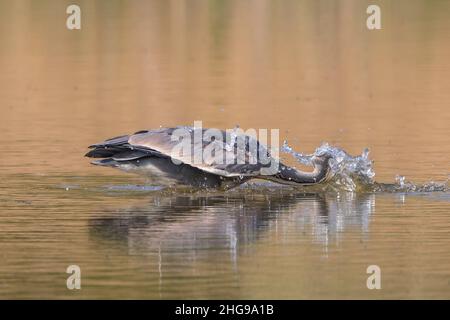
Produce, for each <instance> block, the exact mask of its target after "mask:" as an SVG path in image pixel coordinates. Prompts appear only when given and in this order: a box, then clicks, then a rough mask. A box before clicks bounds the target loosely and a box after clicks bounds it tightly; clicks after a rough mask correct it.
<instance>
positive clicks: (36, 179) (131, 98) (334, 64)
mask: <svg viewBox="0 0 450 320" xmlns="http://www.w3.org/2000/svg"><path fill="white" fill-rule="evenodd" d="M379 3H380V6H381V8H382V17H383V29H382V30H379V31H369V30H367V29H366V27H365V19H366V17H367V15H366V13H365V9H366V7H367V5H368V2H365V1H356V0H355V1H335V2H333V1H331V2H330V1H312V0H311V1H277V2H275V1H265V0H259V1H249V2H241V1H239V2H238V1H208V2H197V1H190V2H183V1H148V2H145V3H141V2H121V1H85V2H83V1H82V2H81V3H80V5H81V7H82V17H83V21H82V29H81V30H78V31H69V30H67V29H66V28H65V18H66V14H65V9H66V6H67V5H68V4H70V3H69V2H65V1H56V0H55V1H39V2H37V1H0V40H1V41H0V68H1V70H2V72H1V74H0V108H1V113H2V116H1V117H0V128H1V136H0V147H1V150H2V156H1V160H0V174H1V176H0V177H1V179H0V297H1V298H57V299H60V298H157V299H160V298H162V299H164V298H267V299H273V298H288V299H300V298H440V299H448V298H450V271H449V270H450V254H449V250H448V248H449V247H450V192H449V191H448V189H445V188H444V189H439V190H444V191H435V192H424V190H423V189H420V188H419V189H416V190H413V189H414V188H403V189H402V188H401V183H404V182H402V180H401V179H399V180H398V183H397V185H396V182H395V177H396V175H402V176H405V177H406V178H405V179H406V180H405V181H411V183H412V184H413V185H414V186H415V185H423V184H426V183H429V182H431V181H436V182H440V183H444V182H445V181H446V179H448V175H449V174H450V162H449V155H450V143H449V139H448V137H449V136H450V126H449V123H450V108H449V105H450V81H449V78H448V74H449V71H450V63H449V60H448V57H449V55H450V41H448V40H449V37H448V35H449V34H450V30H449V28H450V27H449V25H448V21H449V18H450V16H449V15H450V2H448V1H417V0H416V1H409V0H408V1H406V0H405V1H402V0H399V1H379ZM194 120H202V121H203V124H204V126H206V127H218V128H221V129H226V128H233V127H235V125H236V124H239V125H240V127H241V128H250V127H251V128H269V129H270V128H278V129H280V138H281V139H282V140H285V139H286V140H287V141H288V142H289V146H290V147H292V148H293V150H295V151H297V152H304V153H312V152H314V150H315V149H316V148H317V147H318V146H320V145H321V143H322V142H324V141H325V142H328V143H330V144H331V145H336V146H339V147H340V148H342V149H344V150H346V151H347V152H348V153H349V154H352V155H360V154H361V153H362V151H363V150H364V148H366V147H368V148H369V149H370V159H373V160H374V164H373V169H374V172H375V173H376V175H375V177H374V179H375V180H376V181H377V182H378V183H384V184H393V185H394V186H399V188H397V187H395V188H394V189H395V190H392V189H389V188H388V189H387V190H386V189H383V190H378V191H376V190H372V191H370V192H369V191H367V190H366V191H364V192H362V191H358V192H347V191H344V190H326V191H321V190H317V189H311V190H307V189H306V190H305V189H300V190H297V189H292V188H280V187H275V186H261V185H257V186H254V185H251V186H244V187H243V188H239V189H236V190H230V191H228V192H219V191H210V192H205V191H192V192H172V191H170V192H169V191H164V190H159V188H158V187H157V186H156V187H154V186H148V185H147V184H146V180H145V179H143V178H139V177H134V176H132V175H127V174H124V173H121V172H117V171H114V170H108V169H105V168H98V167H94V166H91V165H89V163H88V162H89V161H88V160H87V159H85V158H83V155H84V153H85V152H86V151H87V149H86V147H87V146H88V145H90V144H92V143H95V142H98V141H101V140H103V139H105V138H109V137H112V136H117V135H119V134H124V133H131V132H135V131H137V130H140V129H146V128H157V127H159V126H175V125H180V124H182V125H192V124H193V121H194ZM283 157H284V158H285V160H286V161H287V162H288V163H290V164H293V165H294V164H295V165H298V163H297V162H296V160H295V159H294V158H293V157H291V156H290V155H288V154H285V155H283ZM403 186H404V185H403ZM398 189H399V190H398ZM445 190H446V191H445ZM373 191H376V192H373ZM388 191H389V192H388ZM390 191H395V192H390ZM425 191H430V190H429V189H427V190H425ZM71 264H76V265H79V266H80V267H81V271H82V289H81V290H79V291H77V290H73V291H71V290H68V289H67V288H66V278H67V276H68V275H67V274H66V273H65V271H66V268H67V266H69V265H71ZM369 265H378V266H380V268H381V271H382V289H381V290H368V289H367V287H366V280H367V277H368V274H367V273H366V269H367V267H368V266H369Z"/></svg>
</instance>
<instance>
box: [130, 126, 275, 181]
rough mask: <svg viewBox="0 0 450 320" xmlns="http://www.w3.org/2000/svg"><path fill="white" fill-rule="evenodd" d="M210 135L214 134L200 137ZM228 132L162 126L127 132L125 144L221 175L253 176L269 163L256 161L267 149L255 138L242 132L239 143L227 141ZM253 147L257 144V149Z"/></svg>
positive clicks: (237, 141)
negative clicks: (207, 137)
mask: <svg viewBox="0 0 450 320" xmlns="http://www.w3.org/2000/svg"><path fill="white" fill-rule="evenodd" d="M211 135H213V136H214V137H215V138H214V139H202V137H204V136H211ZM227 135H228V137H227ZM229 135H230V133H229V132H225V131H221V130H216V131H213V132H212V131H210V130H208V129H202V130H200V129H194V128H191V127H176V128H162V129H159V130H149V131H141V132H138V133H136V134H134V135H131V136H130V137H129V138H128V144H129V145H131V146H132V147H134V148H147V149H151V150H155V151H157V152H159V153H161V154H162V155H165V156H168V157H170V158H172V161H174V162H175V163H179V162H182V163H185V164H188V165H190V166H192V167H196V168H198V169H201V170H203V171H206V172H210V173H213V174H217V175H221V176H225V177H234V176H255V175H259V174H260V170H261V169H262V168H264V167H269V166H270V163H269V164H263V162H261V161H260V157H259V154H260V153H263V152H266V153H267V150H266V149H265V147H264V146H262V145H260V144H259V142H258V141H257V140H256V139H254V138H252V137H250V136H245V139H243V140H241V141H242V143H239V138H237V139H236V140H235V143H227V141H228V142H230V141H232V140H231V139H230V137H229ZM220 136H221V137H220ZM227 138H228V139H227ZM211 140H212V141H211ZM252 145H253V146H254V145H256V148H254V147H253V148H252ZM257 148H261V151H260V152H259V153H258V151H257V150H258V149H257ZM267 154H268V153H267Z"/></svg>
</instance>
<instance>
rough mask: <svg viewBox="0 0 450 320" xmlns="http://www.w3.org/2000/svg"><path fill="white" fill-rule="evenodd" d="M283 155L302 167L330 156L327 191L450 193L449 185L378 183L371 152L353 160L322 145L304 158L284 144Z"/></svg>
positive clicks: (398, 180)
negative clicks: (329, 177)
mask: <svg viewBox="0 0 450 320" xmlns="http://www.w3.org/2000/svg"><path fill="white" fill-rule="evenodd" d="M281 152H284V153H286V154H290V155H291V156H293V157H294V158H295V159H296V160H297V161H298V162H299V163H301V164H303V165H312V158H313V157H314V156H321V155H324V154H328V155H330V156H331V160H330V162H329V165H330V169H331V174H332V178H331V180H330V182H329V183H328V184H327V185H326V188H327V189H332V190H346V191H366V192H433V191H448V190H450V188H449V181H448V179H447V181H445V182H442V183H439V182H433V181H431V182H428V183H426V184H423V185H418V184H414V183H411V182H408V181H406V179H405V177H403V176H397V177H396V182H395V183H391V184H389V183H378V182H376V181H375V180H374V177H375V172H374V170H373V161H372V160H370V159H369V149H367V148H366V149H364V150H363V152H362V153H361V155H358V156H352V155H350V154H348V153H347V152H346V151H344V150H343V149H341V148H339V147H335V146H331V145H329V144H328V143H323V144H322V145H321V146H320V147H318V148H317V149H316V150H315V152H314V153H313V154H303V153H299V152H296V151H294V150H293V148H292V147H290V146H289V144H288V142H287V141H284V143H283V146H282V147H281Z"/></svg>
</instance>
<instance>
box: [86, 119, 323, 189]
mask: <svg viewBox="0 0 450 320" xmlns="http://www.w3.org/2000/svg"><path fill="white" fill-rule="evenodd" d="M180 130H184V132H188V135H190V136H189V138H191V139H188V142H187V147H188V151H189V152H186V150H184V152H179V153H178V154H176V153H174V150H175V148H176V147H177V146H179V144H180V139H179V137H174V136H175V134H176V133H177V132H178V131H180ZM196 130H197V129H196V128H193V127H175V128H160V129H155V130H142V131H138V132H135V133H134V134H131V135H124V136H119V137H115V138H111V139H108V140H105V141H103V142H100V143H96V144H93V145H91V146H90V147H89V148H91V149H92V150H90V151H89V152H88V153H86V156H87V157H90V158H101V159H100V160H95V161H93V162H92V164H94V165H99V166H105V167H114V168H118V169H122V170H124V171H128V172H133V173H138V174H140V175H144V176H146V177H147V178H149V179H150V181H151V182H155V183H157V184H159V185H168V186H177V185H185V186H186V185H187V186H194V187H203V188H223V189H229V188H232V187H236V186H238V185H240V184H242V183H244V182H247V181H249V180H251V179H264V180H270V181H273V182H277V183H281V184H289V185H312V184H318V183H322V182H324V181H326V180H327V179H328V178H329V177H330V167H329V164H328V162H329V159H330V155H328V154H324V155H319V156H313V157H312V164H313V166H314V168H313V170H312V171H311V172H304V171H300V170H297V169H296V168H293V167H290V166H287V165H285V164H283V163H281V162H279V161H277V159H275V158H274V157H272V156H271V155H270V152H269V151H268V150H267V149H266V147H265V146H264V145H263V144H262V143H260V142H259V141H258V140H256V139H255V138H253V137H251V136H249V135H245V134H242V135H239V136H236V137H230V135H231V136H232V135H233V133H232V132H229V131H228V130H227V131H222V130H217V131H219V134H220V135H221V136H222V139H221V137H219V139H218V138H217V134H216V136H215V137H214V138H211V139H203V138H201V139H200V140H198V139H197V140H196V139H195V135H196ZM197 131H199V132H198V133H200V135H201V136H203V135H205V133H207V132H208V129H206V128H203V129H199V130H197ZM233 138H234V140H233ZM240 138H243V139H242V140H239V139H240ZM227 141H228V143H227ZM230 141H231V143H230ZM239 141H241V142H242V143H239ZM184 146H185V147H186V144H185V145H184ZM251 146H256V147H254V148H252V147H251ZM208 148H209V151H210V152H209V153H206V154H205V153H204V151H205V150H207V149H208ZM211 149H213V151H212V152H211ZM218 151H220V152H218ZM219 154H220V157H217V155H219ZM262 155H263V156H265V158H264V157H262ZM263 158H264V159H263ZM218 159H219V160H221V159H223V160H224V161H218ZM229 159H231V160H232V161H229ZM252 159H253V161H252ZM263 160H265V161H263ZM274 163H275V164H276V167H275V170H269V169H273V165H274ZM264 170H266V171H265V173H263V172H264Z"/></svg>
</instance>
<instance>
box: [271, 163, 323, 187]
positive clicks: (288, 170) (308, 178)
mask: <svg viewBox="0 0 450 320" xmlns="http://www.w3.org/2000/svg"><path fill="white" fill-rule="evenodd" d="M328 171H329V167H328V165H323V164H315V165H314V170H313V171H311V172H305V171H300V170H297V169H295V168H292V167H288V166H286V165H283V164H280V171H279V173H278V174H277V175H276V176H275V177H276V178H277V179H281V180H282V181H283V182H284V183H289V182H292V183H293V184H313V183H318V182H322V181H324V180H325V179H326V178H327V175H328Z"/></svg>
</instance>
